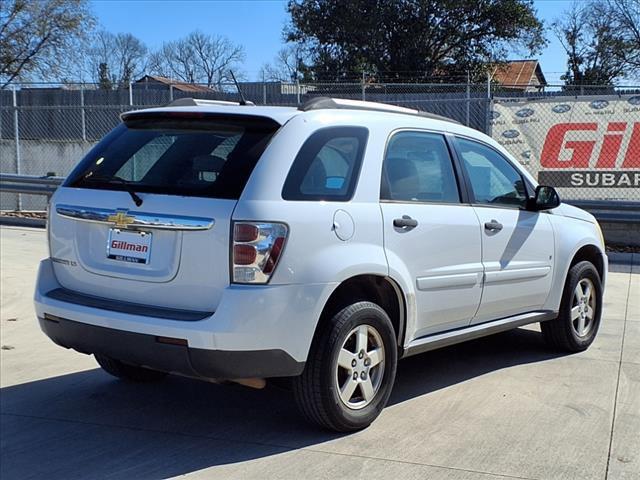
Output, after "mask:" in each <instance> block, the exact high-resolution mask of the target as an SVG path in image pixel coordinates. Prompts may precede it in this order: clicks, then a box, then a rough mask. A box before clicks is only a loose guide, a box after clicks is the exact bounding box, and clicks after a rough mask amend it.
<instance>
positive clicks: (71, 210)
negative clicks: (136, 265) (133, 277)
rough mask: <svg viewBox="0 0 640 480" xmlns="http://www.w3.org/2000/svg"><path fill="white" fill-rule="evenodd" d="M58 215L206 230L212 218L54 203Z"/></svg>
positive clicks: (124, 224) (126, 224) (126, 225)
mask: <svg viewBox="0 0 640 480" xmlns="http://www.w3.org/2000/svg"><path fill="white" fill-rule="evenodd" d="M56 213H57V214H58V215H60V216H63V217H67V218H72V219H74V220H81V221H83V222H93V223H104V224H107V225H111V226H114V227H118V228H134V229H136V228H155V229H160V230H208V229H210V228H211V227H213V225H214V223H215V220H214V219H213V218H204V217H189V216H182V215H180V216H177V215H164V214H161V213H148V212H131V213H130V212H129V210H127V209H124V208H122V209H110V208H96V207H80V206H77V205H62V204H60V205H56Z"/></svg>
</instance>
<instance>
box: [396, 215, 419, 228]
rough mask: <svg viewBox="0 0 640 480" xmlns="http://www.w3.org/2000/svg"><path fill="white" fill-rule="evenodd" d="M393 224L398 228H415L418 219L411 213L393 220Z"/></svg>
mask: <svg viewBox="0 0 640 480" xmlns="http://www.w3.org/2000/svg"><path fill="white" fill-rule="evenodd" d="M393 226H394V227H396V228H415V227H417V226H418V221H417V220H416V219H415V218H411V217H410V216H409V215H403V216H402V218H395V219H394V220H393Z"/></svg>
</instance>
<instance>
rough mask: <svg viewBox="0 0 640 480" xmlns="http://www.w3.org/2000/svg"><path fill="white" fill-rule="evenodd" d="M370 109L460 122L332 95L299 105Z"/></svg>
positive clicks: (454, 121)
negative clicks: (331, 96)
mask: <svg viewBox="0 0 640 480" xmlns="http://www.w3.org/2000/svg"><path fill="white" fill-rule="evenodd" d="M332 109H338V110H368V111H372V112H388V113H402V114H405V115H415V116H418V117H424V118H430V119H432V120H441V121H443V122H450V123H457V124H458V125H461V124H460V122H458V121H456V120H454V119H452V118H449V117H443V116H442V115H436V114H435V113H429V112H421V111H420V110H414V109H413V108H405V107H398V106H397V105H389V104H386V103H378V102H364V101H362V100H347V99H342V98H330V97H315V98H312V99H311V100H309V101H307V102H305V103H304V104H303V105H300V106H299V107H298V110H300V111H302V112H309V111H311V110H332Z"/></svg>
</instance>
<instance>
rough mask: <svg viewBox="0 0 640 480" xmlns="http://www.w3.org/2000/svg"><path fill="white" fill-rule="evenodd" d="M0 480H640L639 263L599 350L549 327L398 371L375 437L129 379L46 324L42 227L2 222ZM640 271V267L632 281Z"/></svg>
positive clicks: (612, 303)
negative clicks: (555, 338)
mask: <svg viewBox="0 0 640 480" xmlns="http://www.w3.org/2000/svg"><path fill="white" fill-rule="evenodd" d="M0 251H1V264H0V265H1V283H0V291H1V303H0V314H1V315H0V343H1V344H2V350H0V355H1V356H0V360H1V366H0V387H1V389H0V413H1V423H0V477H1V478H2V480H12V479H28V478H46V479H65V480H68V479H75V478H90V479H97V478H122V479H132V478H149V479H160V478H168V477H177V476H182V475H184V476H187V477H193V478H225V479H227V478H260V479H264V478H295V479H298V478H305V479H309V478H332V479H333V478H349V479H357V478H368V479H370V478H389V477H395V478H403V479H404V478H421V479H422V478H429V479H498V478H518V479H556V478H559V479H565V478H566V479H569V478H572V479H580V480H585V479H605V478H609V479H623V478H624V479H640V258H638V257H639V256H638V255H636V260H637V261H636V263H637V264H638V265H636V266H634V267H631V266H614V267H612V269H611V270H612V273H611V274H610V277H609V284H608V286H607V290H606V295H605V302H606V305H605V314H604V320H603V324H602V327H601V330H600V333H599V336H598V338H597V340H596V342H595V343H594V345H592V347H591V348H590V349H589V350H588V351H586V352H584V353H581V354H577V355H558V354H556V353H553V352H550V351H549V350H547V349H545V347H544V345H543V343H542V339H541V338H540V334H539V331H538V330H537V328H528V329H518V330H516V331H513V332H508V333H505V334H500V335H497V336H493V337H489V338H485V339H481V340H476V341H473V342H470V343H467V344H463V345H458V346H454V347H449V348H446V349H443V350H439V351H435V352H430V353H427V354H424V355H420V356H416V357H412V358H410V359H407V360H404V361H402V362H401V363H400V365H399V369H398V378H397V381H396V386H395V389H394V392H393V395H392V397H391V401H390V405H389V406H388V407H387V408H386V409H385V411H384V412H383V414H382V415H381V416H380V418H379V419H378V420H377V421H376V422H375V423H374V424H373V425H372V426H371V427H370V428H368V429H366V430H365V431H362V432H359V433H355V434H350V435H334V434H329V433H325V432H320V431H318V430H315V429H314V428H312V427H310V426H308V425H307V424H306V423H305V422H304V421H303V420H302V419H301V418H300V416H299V415H298V413H297V412H296V410H295V408H294V406H293V403H292V398H291V394H290V393H289V392H288V391H286V390H283V389H279V388H276V387H268V388H266V389H265V390H251V389H248V388H245V387H240V386H220V385H214V384H209V383H204V382H198V381H193V380H189V379H184V378H178V377H171V378H169V379H168V380H167V381H165V382H162V383H158V384H153V385H134V384H127V383H123V382H120V381H117V380H115V379H113V378H111V377H110V376H109V375H107V374H106V373H103V372H102V371H101V370H100V369H98V368H97V365H96V364H95V363H94V361H93V358H92V357H88V356H86V355H81V354H79V353H76V352H73V351H69V350H64V349H62V348H60V347H57V346H55V345H54V344H53V343H51V342H50V341H49V340H48V339H47V338H45V336H44V335H43V334H42V333H41V332H40V330H39V329H38V326H37V323H36V320H35V318H34V312H33V307H32V304H31V296H32V292H33V288H34V278H35V274H36V268H37V264H38V261H39V260H40V259H41V258H43V257H45V256H46V244H45V233H44V231H43V230H30V229H19V228H10V227H4V228H0ZM632 268H633V273H632Z"/></svg>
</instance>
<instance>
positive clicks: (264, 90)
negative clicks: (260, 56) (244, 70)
mask: <svg viewBox="0 0 640 480" xmlns="http://www.w3.org/2000/svg"><path fill="white" fill-rule="evenodd" d="M262 104H263V105H266V104H267V84H266V82H265V77H264V70H263V71H262Z"/></svg>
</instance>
